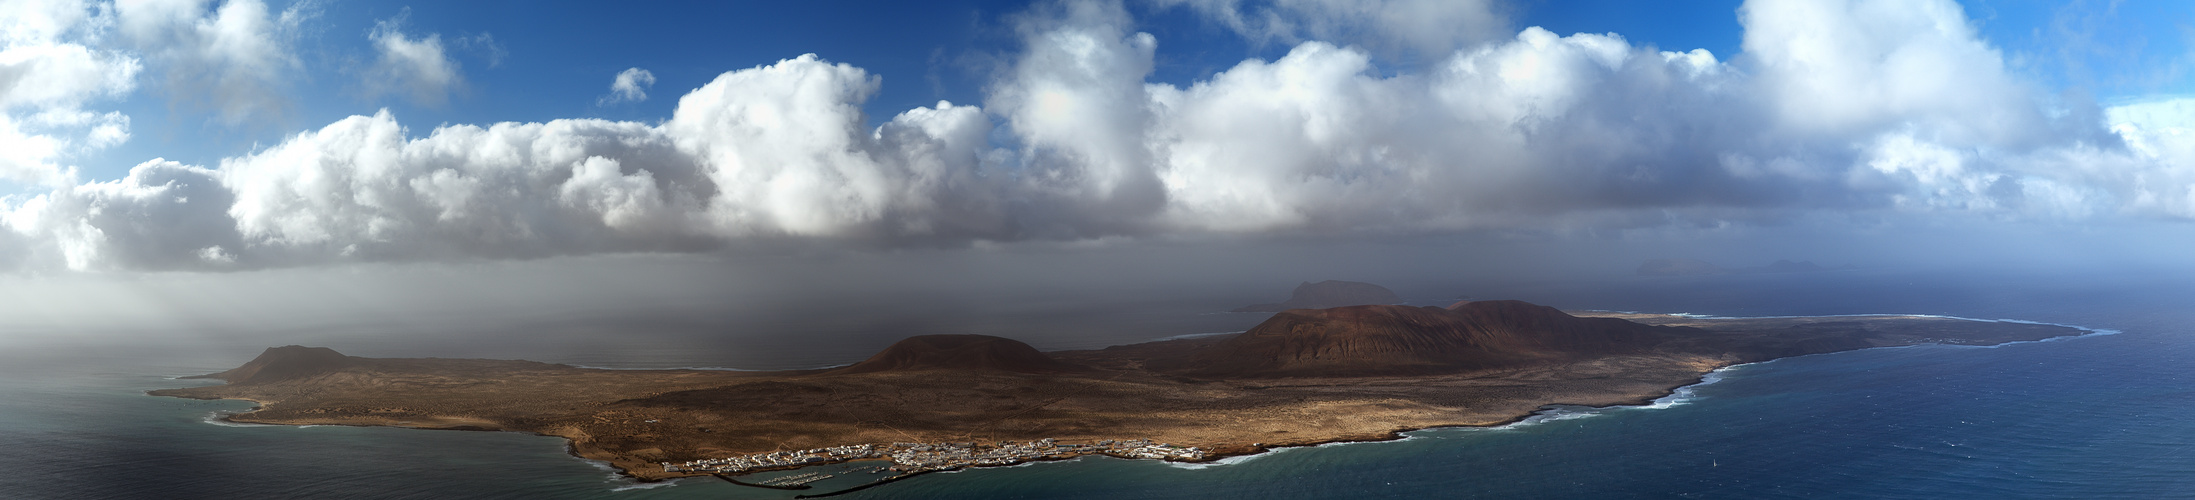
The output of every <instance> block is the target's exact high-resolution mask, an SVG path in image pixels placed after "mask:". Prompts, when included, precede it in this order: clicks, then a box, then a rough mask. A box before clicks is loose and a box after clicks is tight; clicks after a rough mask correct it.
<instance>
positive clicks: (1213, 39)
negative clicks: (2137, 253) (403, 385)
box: [74, 0, 2195, 179]
mask: <svg viewBox="0 0 2195 500" xmlns="http://www.w3.org/2000/svg"><path fill="white" fill-rule="evenodd" d="M1740 3H1741V2H1738V1H1729V0H1725V1H1700V2H1675V3H1674V4H1658V3H1653V2H1627V1H1616V0H1579V1H1562V0H1538V1H1523V2H1511V3H1507V4H1504V8H1506V9H1508V10H1509V11H1510V13H1511V14H1512V15H1513V16H1514V18H1513V19H1512V20H1511V21H1510V24H1511V25H1512V26H1513V27H1515V28H1520V29H1521V28H1523V27H1527V26H1540V27H1544V28H1546V29H1548V30H1550V31H1553V32H1555V33H1558V34H1570V33H1581V32H1583V33H1616V34H1619V35H1622V36H1623V37H1624V38H1625V39H1627V40H1630V41H1631V42H1632V43H1634V44H1640V45H1646V44H1651V45H1654V46H1657V47H1659V48H1661V49H1664V50H1680V51H1681V50H1690V49H1694V48H1703V49H1707V50H1708V51H1710V52H1713V53H1714V54H1715V55H1716V56H1718V57H1721V58H1725V59H1728V58H1729V57H1730V56H1732V55H1734V54H1737V53H1739V52H1740V42H1741V30H1742V27H1741V26H1740V25H1739V22H1738V17H1737V12H1736V11H1737V9H1738V7H1739V4H1740ZM294 5H296V3H295V2H289V3H285V2H283V1H281V0H274V1H272V2H270V4H269V6H270V7H271V8H272V10H276V11H280V10H282V9H286V8H289V7H291V6H294ZM306 5H307V6H308V8H309V9H310V10H312V11H315V12H317V14H316V15H315V16H313V18H312V19H311V20H310V21H309V22H308V23H307V26H306V28H305V30H303V34H302V36H300V37H299V40H298V41H297V51H298V53H299V55H300V58H301V61H302V63H303V64H302V66H301V68H300V71H298V72H297V73H296V74H294V75H292V76H293V77H294V78H295V79H294V80H292V81H290V82H288V84H287V86H286V87H284V88H282V89H280V90H282V91H283V96H282V97H284V98H286V99H287V100H289V101H290V102H292V103H294V106H295V108H294V109H292V110H290V111H289V112H286V113H282V114H280V115H279V116H272V117H267V119H265V120H253V121H252V122H250V123H244V124H225V123H219V122H218V121H216V120H212V119H210V118H209V116H208V113H206V112H205V110H203V109H193V108H191V106H190V105H189V104H185V103H176V102H171V98H170V97H164V96H163V95H162V94H161V91H162V89H161V88H160V86H159V85H158V84H157V83H149V84H147V85H143V86H141V87H140V88H139V89H138V90H137V91H136V92H134V93H131V94H129V95H127V96H125V97H123V98H122V99H120V100H119V101H118V102H114V103H113V106H112V107H113V109H117V110H120V111H123V112H124V113H126V114H128V115H130V116H131V117H132V118H133V120H134V121H133V122H132V128H133V132H134V133H133V137H132V139H131V141H129V142H128V143H126V144H124V145H122V146H120V147H116V148H112V149H109V150H104V151H99V152H95V153H92V154H88V155H85V156H82V157H80V158H77V159H76V160H77V161H76V162H74V163H75V164H76V165H78V166H79V167H81V168H83V169H84V173H85V174H86V175H87V177H89V178H92V179H114V178H119V177H120V176H122V175H123V174H125V173H126V172H127V170H128V168H129V167H130V166H133V165H135V164H136V163H138V162H140V161H143V160H146V159H151V158H153V157H166V158H169V159H173V160H178V161H183V162H186V163H195V164H208V165H210V164H214V163H217V162H218V161H219V160H220V158H223V157H227V156H233V155H236V154H239V153H242V152H245V151H247V150H249V149H250V148H251V147H252V145H253V144H255V143H257V144H271V143H274V142H278V141H280V140H281V139H282V137H284V136H286V135H288V134H293V133H296V132H297V131H300V130H304V129H308V128H312V127H317V126H320V125H324V124H326V123H329V122H332V121H335V120H336V119H339V118H342V117H344V116H349V115H359V114H372V113H373V112H374V111H375V110H377V109H381V108H387V109H389V110H391V111H393V112H395V113H396V114H397V116H398V117H399V118H401V119H402V120H403V121H404V122H405V123H406V124H408V125H411V126H412V127H414V128H424V127H430V126H432V125H433V124H438V123H474V124H487V123H494V122H500V121H547V120H552V119H557V118H577V117H595V118H607V119H618V120H639V121H656V120H661V119H664V118H666V117H668V116H669V114H670V112H671V110H672V108H673V107H674V106H675V105H676V103H677V97H678V96H679V95H680V94H682V93H683V92H684V91H686V90H690V89H693V88H695V87H698V86H700V85H701V84H703V83H707V82H708V81H709V80H710V79H712V78H714V77H716V75H718V74H720V73H723V72H725V71H729V70H735V69H742V68H748V67H753V66H757V65H765V64H770V63H774V62H776V61H778V60H781V59H786V58H791V57H794V56H798V55H800V54H804V53H815V54H818V55H820V56H822V57H824V58H825V59H828V60H831V61H834V62H843V63H848V64H852V65H854V66H858V67H861V68H863V69H866V70H868V71H869V72H870V73H871V74H874V75H878V76H881V77H882V78H883V81H884V85H883V87H882V90H881V92H879V93H878V95H877V96H876V97H875V98H874V99H871V100H870V101H868V102H867V104H866V106H865V109H866V110H867V111H868V112H869V114H870V116H871V121H872V122H874V121H881V120H882V119H884V118H888V117H889V116H890V115H892V114H895V113H897V112H899V111H903V110H906V109H910V108H914V107H918V106H925V105H929V104H932V103H934V102H936V101H938V100H950V101H954V102H958V103H976V104H980V103H981V100H982V99H983V95H984V94H983V90H984V86H985V83H986V82H985V80H986V76H987V74H988V72H990V71H993V70H994V69H995V66H997V65H998V64H999V60H1000V59H1001V58H1002V57H1005V54H1007V53H1009V52H1011V51H1013V50H1014V47H1013V46H1014V45H1015V43H1016V42H1017V40H1016V39H1015V36H1014V33H1013V28H1012V27H1011V25H1010V24H1011V21H1010V20H1009V19H1008V18H1009V17H1010V16H1014V15H1017V14H1020V13H1022V12H1023V11H1025V10H1027V8H1028V6H1029V3H1028V2H1018V1H988V2H981V1H941V2H861V1H817V2H643V3H637V4H635V3H618V4H604V3H600V2H573V1H553V2H518V1H484V2H431V3H417V2H402V1H394V2H381V1H365V0H337V1H326V2H313V3H308V4H306ZM1960 5H1961V6H1963V7H1965V9H1966V11H1967V13H1968V15H1969V16H1970V17H1972V18H1973V23H1974V25H1975V26H1977V27H1978V28H1980V30H1981V32H1982V33H1983V35H1984V36H1985V37H1986V38H1987V39H1988V40H1989V41H1990V42H1991V43H1993V44H1996V45H1997V46H1998V47H1999V48H2000V49H2001V50H2004V51H2006V52H2007V53H2008V54H2009V55H2011V56H2012V59H2013V60H2015V61H2019V62H2017V63H2015V64H2016V65H2018V66H2021V67H2020V68H2019V69H2020V70H2021V71H2022V72H2023V73H2025V74H2026V75H2027V76H2029V77H2031V78H2033V79H2034V80H2035V81H2036V82H2037V83H2038V84H2041V85H2046V86H2048V87H2050V88H2053V89H2060V90H2072V89H2078V90H2080V91H2084V92H2088V93H2090V94H2091V95H2094V96H2095V97H2096V98H2097V99H2099V100H2102V101H2104V102H2125V101H2136V100H2143V99H2148V98H2152V97H2156V96H2170V95H2180V94H2186V93H2189V92H2190V89H2191V82H2195V75H2188V74H2185V70H2183V69H2180V68H2184V67H2186V66H2187V65H2188V64H2189V63H2191V62H2195V55H2191V54H2195V53H2191V52H2190V51H2189V46H2188V44H2187V43H2186V42H2187V40H2188V38H2189V36H2190V35H2189V34H2188V33H2189V31H2188V30H2189V29H2190V28H2191V25H2190V23H2191V22H2195V6H2190V5H2188V4H2184V3H2176V2H2123V3H2119V2H2071V3H2062V2H2045V1H2003V0H1969V1H1964V2H1960ZM207 7H208V8H209V10H210V8H211V6H210V5H209V6H207ZM1128 7H1129V9H1130V10H1131V11H1132V12H1134V13H1135V15H1136V26H1135V28H1136V29H1139V30H1143V31H1146V32H1149V33H1152V34H1153V35H1155V36H1156V37H1157V39H1158V41H1159V44H1158V59H1159V63H1158V68H1157V71H1156V72H1154V74H1153V75H1152V78H1151V79H1152V80H1153V81H1158V82H1166V83H1172V84H1176V85H1186V84H1189V83H1193V82H1195V81H1197V80H1199V79H1203V78H1208V77H1210V76H1211V75H1212V74H1213V73H1216V72H1218V71H1221V70H1224V69H1226V68H1228V67H1231V66H1233V65H1235V64H1236V63H1239V62H1241V61H1242V60H1244V59H1249V58H1261V59H1274V58H1278V57H1279V56H1281V55H1284V54H1285V53H1286V51H1287V49H1288V48H1290V45H1289V44H1286V43H1255V42H1251V41H1248V40H1245V39H1244V38H1243V37H1241V36H1238V35H1236V34H1235V33H1231V32H1228V31H1227V30H1225V29H1224V28H1221V27H1219V26H1216V25H1215V24H1214V23H1212V22H1211V21H1209V20H1207V19H1203V18H1200V17H1199V16H1197V15H1195V14H1194V13H1193V12H1191V11H1190V10H1189V9H1186V8H1181V7H1168V6H1160V5H1155V4H1144V3H1129V4H1128ZM390 19H401V20H402V30H403V31H404V32H407V33H410V34H413V35H416V36H425V35H428V34H434V35H439V36H441V37H442V38H443V39H444V40H445V41H446V42H447V41H450V40H452V39H471V38H472V37H479V36H482V35H487V36H489V37H491V39H492V41H493V42H492V47H493V48H488V47H483V46H472V47H451V49H452V50H451V58H452V59H453V60H455V61H456V62H457V63H458V64H460V65H461V68H462V77H463V79H464V84H463V86H462V87H460V88H458V89H456V90H454V91H453V93H452V95H451V97H450V99H449V100H448V101H447V102H446V103H442V104H438V105H419V104H417V103H414V102H410V101H407V100H406V99H404V98H403V97H402V96H400V95H379V96H366V95H363V93H362V91H361V88H360V85H359V83H358V82H357V80H358V79H359V78H360V77H359V76H358V75H357V74H356V73H357V71H358V66H360V65H361V64H362V62H361V61H364V60H369V59H370V58H371V57H372V51H373V47H372V45H371V41H370V40H369V39H368V36H367V35H368V33H370V32H371V31H372V30H373V29H374V27H375V25H376V23H378V22H382V21H386V20H390ZM452 45H455V44H452ZM1382 62H1383V63H1384V64H1386V65H1388V66H1393V67H1402V68H1407V67H1409V66H1411V65H1412V64H1413V61H1382ZM631 67H638V68H644V69H647V70H648V71H650V72H651V73H652V74H653V75H654V76H655V77H656V79H657V80H656V82H655V84H654V85H653V86H652V87H651V88H650V92H649V93H648V95H649V99H648V100H646V101H642V102H625V103H617V104H613V105H607V106H604V105H598V104H597V102H596V101H597V99H598V98H599V97H601V96H602V95H603V94H605V93H607V92H608V86H609V83H610V80H611V78H612V77H613V76H614V75H615V74H616V73H617V72H618V71H622V70H624V69H626V68H631ZM154 70H155V71H157V68H154ZM173 99H176V100H182V101H188V100H189V98H188V97H182V98H173Z"/></svg>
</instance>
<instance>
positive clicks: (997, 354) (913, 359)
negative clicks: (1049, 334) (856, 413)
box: [824, 335, 1088, 374]
mask: <svg viewBox="0 0 2195 500" xmlns="http://www.w3.org/2000/svg"><path fill="white" fill-rule="evenodd" d="M917 370H993V371H1007V372H1017V373H1062V372H1077V371H1085V370H1088V368H1085V367H1082V366H1078V365H1073V364H1068V363H1064V362H1060V361H1059V360H1055V359H1052V358H1051V357H1050V356H1045V355H1044V353H1042V352H1038V351H1037V349H1036V348H1035V347H1029V344H1024V343H1021V341H1018V340H1014V339H1009V338H1004V337H993V336H989V335H919V336H914V337H908V338H906V339H904V340H900V341H899V342H898V343H895V344H892V346H891V347H887V348H884V351H883V352H878V353H876V355H875V356H870V357H869V359H866V360H862V361H861V362H860V363H854V364H853V365H850V366H847V367H844V368H839V369H836V370H831V371H828V372H824V373H825V374H851V373H876V372H890V371H917Z"/></svg>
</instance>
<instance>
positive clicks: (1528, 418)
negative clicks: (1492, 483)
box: [145, 311, 2119, 488]
mask: <svg viewBox="0 0 2195 500" xmlns="http://www.w3.org/2000/svg"><path fill="white" fill-rule="evenodd" d="M1605 312H1611V313H1617V314H1640V313H1623V312H1616V311H1605ZM1661 316H1670V317H1675V318H1684V319H1698V318H1692V317H1689V316H1681V315H1661ZM1836 317H1911V318H1938V319H1951V320H1959V321H1976V322H1990V323H2020V324H2032V325H2047V326H2056V327H2063V328H2068V329H2072V330H2075V331H2077V332H2079V333H2074V334H2069V335H2059V336H2052V337H2045V338H2039V339H2033V340H2006V341H1998V342H1995V343H1992V344H1986V345H1976V344H1965V343H1956V342H1915V343H1909V344H1902V345H1881V346H1872V347H1864V348H1859V349H1848V350H1844V351H1832V352H1816V353H1804V354H1796V355H1791V356H1781V357H1776V358H1771V359H1763V360H1758V361H1749V362H1722V363H1719V364H1715V365H1712V366H1711V367H1708V368H1707V369H1706V370H1704V371H1700V372H1698V373H1697V374H1695V375H1694V376H1692V377H1691V378H1690V380H1689V381H1687V382H1685V383H1682V384H1677V385H1672V386H1668V387H1663V388H1660V389H1658V390H1655V391H1652V392H1651V393H1645V394H1637V395H1634V396H1632V397H1628V398H1625V399H1620V400H1617V402H1615V403H1612V404H1610V403H1607V402H1606V401H1605V400H1603V401H1602V403H1603V404H1577V403H1564V402H1562V400H1561V399H1555V400H1552V401H1549V402H1545V403H1541V404H1537V405H1534V406H1532V407H1531V408H1532V409H1531V410H1529V411H1525V412H1522V413H1517V414H1512V415H1508V416H1506V417H1504V418H1501V419H1499V420H1494V421H1483V422H1473V423H1456V424H1441V425H1424V426H1406V427H1396V428H1390V429H1387V430H1385V431H1384V432H1380V433H1379V434H1377V435H1376V436H1374V435H1366V434H1361V433H1355V434H1342V435H1337V436H1334V437H1332V438H1330V439H1315V440H1308V441H1301V442H1293V443H1287V444H1280V445H1265V444H1263V443H1256V444H1254V445H1252V446H1247V447H1230V448H1224V451H1222V450H1223V449H1222V448H1218V447H1214V449H1213V450H1212V452H1211V453H1210V454H1209V455H1207V456H1206V457H1204V458H1200V459H1175V458H1163V459H1156V460H1159V461H1161V462H1164V463H1168V464H1177V465H1180V466H1193V467H1197V468H1202V467H1213V466H1220V465H1230V464H1235V463H1242V462H1246V461H1249V460H1254V459H1255V458H1257V457H1261V456H1265V455H1268V454H1271V453H1276V452H1281V451H1287V450H1291V449H1299V448H1316V447H1321V446H1333V445H1344V444H1356V443H1380V442H1392V441H1400V440H1406V439H1411V438H1413V437H1414V436H1411V435H1410V433H1413V432H1418V431H1429V430H1439V429H1500V428H1505V427H1510V426H1516V425H1520V424H1524V425H1529V423H1531V422H1533V421H1534V420H1533V419H1535V418H1538V417H1542V416H1545V415H1549V414H1550V411H1551V410H1557V409H1558V407H1581V408H1589V409H1594V410H1611V409H1624V408H1630V409H1663V408H1668V407H1673V406H1677V405H1681V404H1682V403H1683V402H1684V401H1688V400H1689V399H1680V400H1671V398H1672V397H1677V396H1679V395H1680V394H1681V393H1683V392H1684V391H1686V390H1687V389H1690V388H1695V387H1699V386H1704V385H1708V384H1713V383H1717V382H1720V381H1721V380H1722V378H1720V377H1718V376H1717V375H1718V374H1721V373H1723V372H1726V371H1729V370H1732V369H1735V368H1737V367H1741V366H1747V365H1753V364H1760V363H1767V362H1771V361H1777V360H1781V359H1787V358H1795V357H1803V356H1812V355H1819V354H1835V353H1838V352H1849V351H1857V350H1867V349H1879V348H1889V347H1913V346H1918V345H1946V346H1967V347H1998V346H2003V345H2009V344H2014V343H2039V342H2051V341H2058V340H2064V339H2071V338H2078V337H2087V336H2096V335H2109V334H2114V333H2119V332H2118V331H2116V330H2106V329H2098V328H2090V327H2083V326H2077V325H2060V324H2052V323H2042V322H2033V321H2022V320H2007V319H1997V320H1980V319H1973V318H1959V317H1951V316H1941V315H1821V316H1787V317H1786V316H1778V317H1764V318H1771V319H1781V318H1836ZM1714 319H1758V318H1714ZM1200 335H1201V334H1200ZM1170 339H1171V338H1168V339H1162V340H1170ZM1154 342H1157V341H1154ZM567 366H569V365H567ZM574 368H578V367H574ZM595 370H604V371H625V372H640V371H661V370H633V369H627V370H617V369H600V368H595ZM177 378H178V379H180V378H182V377H177ZM198 378H206V377H204V376H200V377H198ZM205 387H222V386H219V385H216V386H205ZM159 391H168V390H159ZM153 392H155V391H153V390H148V391H145V394H146V395H152V396H161V397H181V398H186V399H196V400H229V399H233V400H241V401H249V402H252V403H254V407H253V408H251V409H249V410H246V411H241V412H235V413H230V414H227V415H223V416H221V417H219V420H222V421H225V422H228V423H231V424H237V425H249V426H284V427H297V426H312V425H341V426H347V427H392V428H405V429H418V430H464V431H480V432H516V433H523V434H528V435H533V436H544V437H557V438H560V439H562V440H564V444H565V451H566V453H567V454H568V455H570V456H572V457H574V458H578V459H581V460H587V461H589V462H594V463H600V464H602V465H604V466H607V467H609V468H610V469H612V470H614V471H615V472H616V474H617V475H618V476H621V477H624V478H627V479H630V480H632V481H634V482H637V483H641V484H656V483H662V482H665V481H671V480H676V479H682V478H688V477H698V476H702V475H717V474H682V475H663V476H661V477H655V476H653V475H651V476H642V475H638V474H635V473H634V469H632V468H630V465H631V464H630V463H629V462H631V461H630V460H625V461H620V460H618V458H631V457H622V456H620V455H619V454H618V453H617V452H615V451H613V450H612V449H608V448H601V447H592V448H594V449H593V450H592V451H594V452H596V453H601V454H603V455H604V456H602V457H590V456H588V455H587V454H584V453H583V451H582V449H581V448H582V446H581V444H582V437H585V436H587V434H586V433H585V432H579V433H578V434H579V436H581V437H575V436H571V435H564V434H552V433H549V432H542V431H538V430H516V429H509V428H501V427H503V426H502V425H498V427H497V428H489V427H482V426H475V425H441V426H436V425H434V424H431V423H400V422H408V421H391V422H371V423H360V422H356V421H352V422H342V421H336V420H332V419H331V420H330V421H326V422H300V421H290V422H284V421H280V420H260V421H252V420H238V419H237V418H236V417H238V416H245V415H252V414H256V413H259V412H261V411H264V410H267V409H268V408H269V407H270V406H274V405H275V404H278V403H279V401H277V402H275V403H269V402H268V401H266V400H262V399H257V398H253V397H245V396H234V395H230V396H210V397H201V396H197V395H189V394H172V393H171V394H153ZM245 418H250V417H248V416H247V417H245ZM209 423H212V422H209ZM1115 438H1116V439H1119V437H1117V436H1116V437H1115ZM1130 438H1131V439H1132V438H1133V437H1132V436H1131V437H1130ZM588 442H593V440H592V439H591V438H588ZM840 444H842V445H843V444H845V443H840ZM1188 445H1191V446H1201V445H1207V443H1195V442H1190V443H1188ZM1238 446H1239V445H1238ZM1091 455H1099V456H1108V457H1113V458H1121V459H1127V460H1153V459H1151V458H1138V457H1125V456H1116V455H1111V454H1106V453H1088V454H1082V455H1075V456H1070V457H1062V458H1049V459H1041V460H1023V461H1017V462H1014V463H1006V464H989V465H979V464H970V465H967V466H963V467H955V468H952V469H938V470H966V469H978V468H986V467H1018V466H1023V465H1033V464H1034V463H1036V462H1053V461H1070V460H1077V459H1080V458H1083V457H1086V456H1091ZM839 463H844V462H843V461H842V462H831V463H819V464H808V465H802V466H794V467H786V468H783V469H768V470H798V469H803V468H808V467H813V466H816V465H832V464H839ZM621 464H623V465H621ZM938 470H931V471H926V472H935V471H938ZM763 471H764V470H756V471H753V472H763ZM926 472H924V473H926ZM912 475H918V474H911V475H908V477H911V476H912ZM719 476H721V475H719ZM894 480H895V481H896V480H897V479H894ZM879 484H881V483H879ZM866 487H867V486H864V487H863V488H866Z"/></svg>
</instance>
